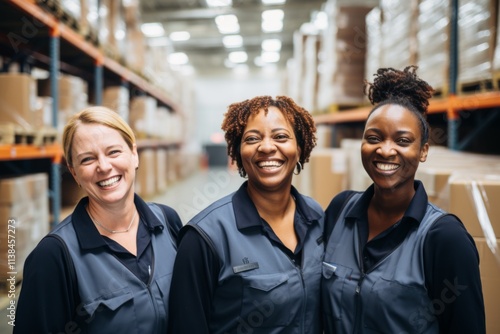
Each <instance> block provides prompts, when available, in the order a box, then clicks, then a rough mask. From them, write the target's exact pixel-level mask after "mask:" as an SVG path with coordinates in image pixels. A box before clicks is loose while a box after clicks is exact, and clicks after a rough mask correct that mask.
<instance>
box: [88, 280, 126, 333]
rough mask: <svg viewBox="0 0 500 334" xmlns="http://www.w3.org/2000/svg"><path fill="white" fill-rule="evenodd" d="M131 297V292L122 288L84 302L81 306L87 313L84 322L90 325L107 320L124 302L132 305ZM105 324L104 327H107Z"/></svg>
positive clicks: (113, 315)
mask: <svg viewBox="0 0 500 334" xmlns="http://www.w3.org/2000/svg"><path fill="white" fill-rule="evenodd" d="M133 298H134V296H133V294H132V292H131V291H130V290H129V289H128V288H123V289H120V290H116V291H113V292H111V293H109V294H106V295H102V296H99V297H98V298H96V299H94V300H93V301H91V302H88V303H85V304H84V305H83V308H84V309H85V311H86V312H87V313H88V315H89V319H87V321H86V322H87V323H89V324H92V326H95V325H96V323H98V322H100V321H104V322H106V321H107V322H109V321H110V320H111V319H112V318H115V315H116V313H117V312H118V309H120V308H122V307H123V306H124V305H125V304H127V303H129V304H130V305H131V306H132V305H133ZM122 320H123V319H122ZM107 326H108V325H106V327H105V328H108V327H107Z"/></svg>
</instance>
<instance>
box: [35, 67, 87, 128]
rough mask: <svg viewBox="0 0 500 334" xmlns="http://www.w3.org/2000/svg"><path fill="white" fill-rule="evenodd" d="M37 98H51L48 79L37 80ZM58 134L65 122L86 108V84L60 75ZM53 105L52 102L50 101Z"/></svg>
mask: <svg viewBox="0 0 500 334" xmlns="http://www.w3.org/2000/svg"><path fill="white" fill-rule="evenodd" d="M37 83H38V86H37V87H38V88H37V90H38V96H40V97H51V96H52V94H51V84H50V79H43V80H38V81H37ZM58 98H59V101H58V110H59V114H58V122H57V124H58V132H59V133H62V131H63V128H64V125H65V124H66V122H67V120H68V119H69V118H70V117H71V116H72V115H74V114H76V113H77V112H79V111H81V110H82V109H84V108H87V107H88V105H89V104H88V84H87V82H86V81H85V80H83V79H82V78H80V77H77V76H73V75H66V74H60V75H59V78H58ZM52 103H54V101H52Z"/></svg>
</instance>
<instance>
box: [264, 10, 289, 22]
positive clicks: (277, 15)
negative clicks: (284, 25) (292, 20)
mask: <svg viewBox="0 0 500 334" xmlns="http://www.w3.org/2000/svg"><path fill="white" fill-rule="evenodd" d="M284 17H285V12H283V10H281V9H269V10H265V11H263V12H262V21H275V20H278V21H283V18H284Z"/></svg>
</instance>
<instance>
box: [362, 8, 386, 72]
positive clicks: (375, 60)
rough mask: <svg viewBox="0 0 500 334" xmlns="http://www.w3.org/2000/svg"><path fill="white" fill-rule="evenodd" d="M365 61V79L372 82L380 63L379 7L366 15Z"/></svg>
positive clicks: (380, 22) (380, 31) (380, 12)
mask: <svg viewBox="0 0 500 334" xmlns="http://www.w3.org/2000/svg"><path fill="white" fill-rule="evenodd" d="M366 38H367V39H366V55H367V56H366V59H365V79H366V80H368V81H369V82H373V75H374V74H375V73H377V69H379V68H380V67H381V66H380V64H381V62H382V58H381V57H382V48H381V45H382V11H381V10H380V7H375V8H373V9H372V10H371V11H370V12H369V13H368V14H366Z"/></svg>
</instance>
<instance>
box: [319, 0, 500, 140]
mask: <svg viewBox="0 0 500 334" xmlns="http://www.w3.org/2000/svg"><path fill="white" fill-rule="evenodd" d="M458 7H459V6H458V0H452V1H451V18H450V61H449V73H448V80H449V92H448V94H447V95H446V96H444V97H434V98H432V99H431V100H430V104H429V108H428V114H429V115H437V114H443V115H445V116H446V120H447V128H448V131H447V133H448V135H447V146H448V148H450V149H452V150H463V149H464V148H465V147H467V145H468V144H469V143H470V142H471V141H472V140H473V139H474V138H475V137H476V136H477V135H479V134H481V133H483V130H484V129H485V128H486V127H487V126H488V125H489V123H490V122H491V121H493V120H495V119H497V118H498V117H500V110H499V108H500V91H479V92H475V93H473V94H470V93H469V94H460V93H457V77H458V59H459V56H460V55H459V52H458ZM371 109H372V106H364V107H360V108H353V109H348V110H345V111H341V112H336V113H331V114H322V115H316V116H315V117H314V119H315V122H316V124H317V125H331V126H334V125H342V124H357V125H359V124H361V123H362V122H364V121H365V120H366V118H367V117H368V113H369V112H370V110H371ZM482 110H494V112H492V113H490V114H489V115H486V116H485V118H484V119H483V120H482V121H481V124H479V125H478V126H476V127H475V128H474V130H473V131H471V132H470V133H467V136H465V137H464V138H462V140H459V139H460V138H459V127H460V124H461V122H460V115H461V113H464V112H466V113H471V112H472V113H475V112H479V111H482ZM431 126H432V123H431Z"/></svg>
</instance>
